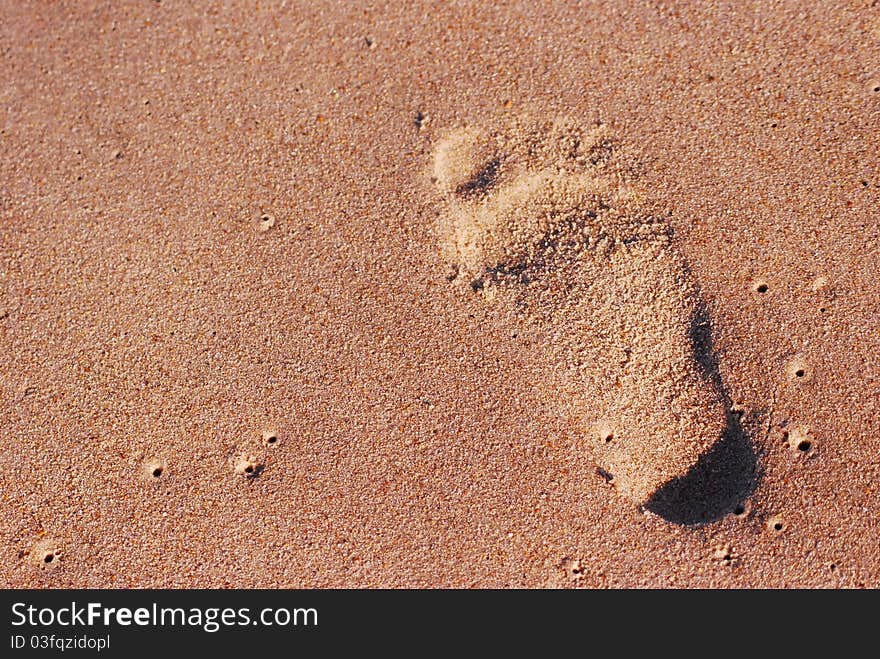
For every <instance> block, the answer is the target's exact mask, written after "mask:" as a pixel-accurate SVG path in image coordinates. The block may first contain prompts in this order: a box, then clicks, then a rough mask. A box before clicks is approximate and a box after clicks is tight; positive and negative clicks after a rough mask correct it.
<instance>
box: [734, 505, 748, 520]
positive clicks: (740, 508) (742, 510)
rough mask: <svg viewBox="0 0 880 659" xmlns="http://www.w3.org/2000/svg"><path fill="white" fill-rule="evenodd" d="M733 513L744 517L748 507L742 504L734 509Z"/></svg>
mask: <svg viewBox="0 0 880 659" xmlns="http://www.w3.org/2000/svg"><path fill="white" fill-rule="evenodd" d="M733 514H734V515H736V516H737V517H742V516H743V515H745V514H746V507H745V506H743V505H742V504H740V505H738V506H737V507H736V508H734V509H733Z"/></svg>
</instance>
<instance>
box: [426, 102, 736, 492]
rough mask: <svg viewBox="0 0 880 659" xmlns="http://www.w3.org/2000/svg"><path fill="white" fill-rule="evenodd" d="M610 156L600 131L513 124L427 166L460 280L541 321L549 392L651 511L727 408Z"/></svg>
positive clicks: (446, 249)
mask: <svg viewBox="0 0 880 659" xmlns="http://www.w3.org/2000/svg"><path fill="white" fill-rule="evenodd" d="M613 153H614V141H613V140H611V139H610V138H609V136H608V135H606V134H605V131H603V130H602V128H593V129H590V130H584V129H581V128H580V127H578V126H577V125H576V124H575V123H573V122H569V121H556V122H538V121H534V120H530V119H518V120H514V121H513V122H511V123H510V124H509V125H506V126H504V127H503V128H501V129H498V130H495V131H489V130H479V129H475V128H465V129H460V130H457V131H453V132H451V133H449V134H448V135H446V136H445V137H444V138H443V139H442V140H440V142H439V143H438V145H437V147H436V150H435V153H434V168H433V171H434V178H435V180H436V182H437V185H438V186H439V188H440V191H441V192H442V193H443V195H444V198H445V203H446V205H447V209H446V212H445V213H444V214H443V215H442V221H441V222H442V225H441V231H440V235H441V236H442V240H443V244H442V248H443V253H444V255H445V257H446V258H447V259H448V260H449V261H450V263H451V264H452V265H453V267H454V268H455V269H456V270H457V274H458V279H459V280H461V281H463V282H464V283H465V284H467V285H468V287H469V289H470V290H472V291H474V292H475V293H478V294H481V295H484V296H486V297H487V299H491V300H499V301H500V302H499V303H502V304H512V305H516V308H518V309H522V310H523V313H524V315H525V317H526V318H527V319H528V322H531V323H537V324H539V325H542V326H543V327H545V328H546V330H547V336H548V337H551V338H550V341H549V342H548V345H547V346H546V350H545V353H544V355H543V357H544V358H546V359H547V371H548V378H547V381H546V382H545V383H542V385H541V386H542V388H544V389H545V391H546V394H547V395H548V396H549V397H551V398H553V399H555V400H558V401H559V402H560V403H561V404H564V405H566V407H567V408H568V412H569V414H570V416H572V418H573V420H574V421H575V422H576V423H577V425H578V426H579V427H580V429H581V430H582V431H583V432H584V433H586V435H587V437H588V438H589V441H588V444H589V445H590V446H591V447H592V452H593V455H592V459H593V460H595V461H596V462H597V463H598V465H599V467H600V468H601V469H602V470H603V472H604V473H606V474H608V475H609V476H608V477H609V478H611V479H612V481H613V483H614V484H615V485H616V486H617V487H618V488H619V489H620V491H622V492H623V493H625V494H626V495H627V496H629V497H631V498H632V499H634V500H635V501H637V502H639V503H644V502H646V501H648V500H649V499H650V498H651V497H652V496H653V495H654V494H655V493H656V492H657V491H658V489H659V488H661V487H662V486H663V485H664V484H666V483H668V482H670V481H671V480H673V479H676V478H681V477H683V476H685V475H686V474H687V472H688V471H689V470H690V469H691V468H692V467H693V466H694V465H695V464H696V463H697V461H698V460H699V459H700V457H701V456H703V455H704V454H705V453H706V452H707V451H708V450H709V449H711V448H712V447H713V446H714V445H715V444H716V443H717V442H718V441H719V440H720V439H721V437H722V435H723V433H724V429H725V411H724V406H723V403H722V397H721V395H720V392H718V391H717V390H716V387H715V384H714V383H713V382H712V380H711V378H710V377H709V375H708V374H706V373H704V372H703V368H702V367H701V366H700V364H699V362H698V360H697V358H696V355H695V352H694V343H693V335H692V332H693V329H694V323H695V322H696V315H697V309H698V305H699V298H698V296H697V293H696V290H695V287H694V284H693V283H692V282H691V281H690V279H689V277H688V274H687V268H686V266H685V264H684V263H683V261H682V260H681V258H680V257H678V256H677V254H676V252H675V249H674V246H673V245H672V243H671V240H670V238H669V234H668V231H667V228H666V225H665V223H663V222H662V221H660V220H658V219H657V218H653V217H651V216H650V214H649V213H648V212H646V211H645V209H644V206H643V204H641V203H640V199H641V198H642V197H643V195H644V192H643V191H640V190H639V189H638V186H637V182H634V181H632V178H633V177H632V176H631V175H629V174H628V173H627V172H626V171H624V170H623V169H622V168H620V167H619V166H617V165H616V164H615V162H614V158H613ZM465 290H467V289H465Z"/></svg>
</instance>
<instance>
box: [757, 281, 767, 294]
mask: <svg viewBox="0 0 880 659" xmlns="http://www.w3.org/2000/svg"><path fill="white" fill-rule="evenodd" d="M755 290H756V291H757V292H758V293H766V292H767V291H769V290H770V287H769V286H767V284H765V283H760V284H756V285H755Z"/></svg>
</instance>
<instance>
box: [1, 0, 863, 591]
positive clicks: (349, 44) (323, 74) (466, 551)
mask: <svg viewBox="0 0 880 659" xmlns="http://www.w3.org/2000/svg"><path fill="white" fill-rule="evenodd" d="M98 4H99V3H96V2H93V1H91V0H89V1H86V2H67V3H37V2H34V3H25V2H18V1H15V0H2V2H0V79H2V81H3V83H2V85H0V144H2V150H0V451H2V453H0V458H2V469H0V501H2V512H3V514H2V517H0V549H2V560H0V585H8V586H13V587H26V586H27V587H222V586H237V587H297V586H303V587H329V586H350V587H363V586H369V587H372V586H391V587H398V586H417V587H418V586H428V587H436V586H451V587H462V586H478V587H484V586H494V587H506V586H514V587H518V586H527V587H544V586H550V587H569V586H581V587H619V586H635V587H643V586H644V587H658V586H660V587H665V586H674V587H703V586H714V587H793V586H800V587H856V586H869V587H880V560H878V559H880V496H878V494H880V360H878V356H880V332H878V329H880V328H878V319H880V215H878V208H880V5H878V4H877V3H876V2H871V1H870V0H858V1H854V2H848V3H840V5H839V6H835V7H832V6H830V5H831V3H819V2H816V3H803V2H796V1H794V0H792V1H791V2H785V3H764V2H738V1H733V0H731V1H730V2H707V3H699V6H695V5H696V4H697V3H692V2H687V1H681V2H676V3H669V2H664V3H631V4H628V3H624V2H609V3H588V4H584V5H582V6H580V7H565V6H562V3H543V4H544V5H545V6H538V5H537V4H536V3H532V2H514V3H509V4H507V5H506V6H505V7H502V8H497V7H490V5H489V3H473V4H467V3H461V4H455V5H447V4H442V5H440V4H435V3H419V2H409V3H400V2H383V3H370V4H369V5H368V4H366V3H364V4H360V3H357V4H356V3H341V2H339V3H330V2H327V3H323V4H320V5H319V4H318V3H314V2H274V3H268V2H264V3H256V2H253V3H246V2H241V3H216V4H211V5H208V4H207V3H198V4H197V5H194V4H193V3H183V2H171V1H167V0H165V1H163V2H161V3H159V2H128V3H112V8H109V9H108V8H101V7H99V6H98ZM228 5H231V6H228ZM808 5H812V6H808ZM525 115H528V116H531V117H540V118H546V119H548V120H550V119H553V118H556V117H563V116H564V117H568V118H574V119H576V120H578V121H580V122H582V124H583V125H584V126H594V125H597V124H599V123H601V124H602V126H603V127H604V128H606V129H607V130H608V131H609V133H610V134H612V135H613V136H614V138H615V140H616V141H617V143H619V144H620V149H621V150H622V151H623V152H625V153H626V158H627V160H628V162H629V166H630V168H631V170H633V171H637V172H638V179H639V181H638V182H639V186H641V187H642V188H644V189H646V190H647V191H648V196H647V198H646V200H645V202H644V203H645V204H647V206H646V208H649V209H650V211H651V213H652V214H653V215H654V216H656V217H661V218H663V221H664V222H666V223H667V224H668V226H669V227H670V229H671V231H672V233H673V236H672V241H673V243H674V245H675V249H676V253H677V254H679V255H680V257H681V259H682V260H683V261H684V262H686V263H687V269H688V273H687V280H688V281H689V282H693V285H695V286H696V287H698V294H699V298H700V300H701V304H702V306H703V309H702V311H701V315H700V318H699V321H700V322H699V323H697V324H696V325H695V334H694V339H695V341H696V343H697V352H698V355H699V356H700V360H699V361H700V363H701V364H702V365H703V366H704V367H705V368H706V369H707V371H711V373H712V378H714V381H715V382H716V384H717V387H718V390H719V391H722V392H723V396H724V398H725V405H726V408H727V409H726V414H727V417H728V432H727V435H726V437H725V439H724V440H723V441H722V442H721V443H720V444H718V445H716V446H715V447H714V448H711V449H710V450H708V452H704V453H702V454H701V455H702V457H701V458H700V462H699V464H697V466H696V467H694V469H693V470H692V472H691V473H689V474H687V475H682V477H681V478H680V479H679V481H676V482H674V483H672V484H671V485H669V486H668V487H665V488H663V489H661V490H660V491H659V492H656V493H655V496H654V497H653V498H652V500H651V501H650V502H649V503H647V505H646V506H642V505H639V503H640V502H637V501H634V500H633V499H632V498H631V497H627V496H624V495H623V494H622V493H621V491H620V490H619V488H618V487H617V486H616V484H615V480H614V479H613V478H612V479H611V480H610V481H609V477H610V476H611V475H610V474H608V473H607V472H608V470H607V469H605V468H604V467H603V466H602V465H603V464H604V463H603V462H602V459H601V458H600V457H597V454H596V451H595V449H594V448H591V446H590V445H589V444H590V442H591V441H592V439H590V438H588V437H587V435H588V434H589V433H588V432H587V431H586V430H585V429H584V428H583V427H582V426H580V425H578V424H577V423H575V422H574V421H573V419H572V416H571V414H569V413H567V411H566V410H565V409H564V407H561V406H560V405H559V404H557V402H556V401H554V400H553V397H552V396H550V395H548V391H547V390H548V383H551V382H554V380H553V377H550V376H551V375H552V376H554V377H555V376H556V375H557V374H558V371H559V369H560V368H561V363H560V362H559V358H558V355H557V354H556V352H555V351H554V350H553V349H551V348H552V347H553V346H554V345H557V343H556V341H557V340H566V341H567V340H568V338H566V335H565V331H564V330H565V328H564V327H563V328H561V329H559V331H560V332H561V334H560V335H559V336H561V337H562V339H559V338H558V337H557V339H554V338H553V337H549V336H546V335H542V334H541V332H540V331H538V332H528V331H526V332H522V331H521V330H522V327H523V323H524V322H525V321H524V320H523V318H524V316H523V315H522V314H519V313H518V312H517V308H516V305H510V304H491V303H487V300H486V296H485V295H484V294H483V293H482V292H480V291H472V290H471V289H470V288H469V287H467V286H462V285H461V283H460V282H459V281H449V279H450V277H449V275H450V270H449V263H448V262H447V261H446V260H444V256H443V250H442V244H443V239H444V237H443V235H442V229H441V227H442V226H443V225H442V219H443V217H444V214H445V213H446V212H447V209H446V202H445V200H444V198H443V195H442V194H440V193H438V189H437V186H436V184H435V182H434V181H432V159H433V158H434V157H435V156H434V154H435V151H436V149H437V145H438V143H439V142H440V141H441V140H442V138H443V136H444V135H446V134H448V132H449V131H452V130H455V129H458V128H460V127H461V126H463V125H465V124H467V125H469V126H479V127H483V128H486V129H488V130H492V129H493V128H494V127H495V126H502V125H508V123H509V122H510V120H511V118H515V117H519V116H525ZM545 341H546V343H545ZM597 372H598V371H597ZM595 379H596V378H594V380H595ZM591 386H597V385H595V383H594V384H593V385H591ZM599 386H600V389H601V384H600V385H599ZM608 386H609V387H610V386H612V383H609V385H608ZM713 386H714V385H713ZM549 388H551V389H552V387H549ZM585 391H587V390H585ZM646 391H647V393H646V396H647V397H645V398H642V399H641V400H640V403H639V404H640V405H642V406H650V404H651V398H650V396H651V395H652V394H651V393H650V391H651V390H650V389H648V390H646ZM582 395H583V396H584V397H585V398H586V400H587V404H589V401H590V400H592V399H593V397H594V396H595V399H596V400H599V399H600V398H602V399H605V398H608V396H609V394H608V390H606V389H601V391H600V390H599V389H597V390H595V391H592V390H589V391H587V393H583V394H582ZM663 404H664V403H663V401H661V400H657V405H663ZM639 409H641V408H639ZM645 409H649V407H646V408H645ZM658 418H659V417H658ZM610 422H611V423H613V422H614V419H611V421H610ZM272 438H275V440H276V441H271V440H272ZM643 439H644V438H643ZM703 448H705V447H703ZM701 450H702V448H701ZM688 456H689V459H690V458H692V457H693V455H691V454H688ZM661 471H662V470H661ZM662 473H664V474H666V473H672V471H668V472H667V471H663V472H662ZM676 473H678V472H676ZM652 487H653V485H652ZM644 491H645V492H647V491H649V489H648V488H644ZM651 491H653V490H651Z"/></svg>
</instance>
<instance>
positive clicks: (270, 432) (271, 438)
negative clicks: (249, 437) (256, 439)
mask: <svg viewBox="0 0 880 659" xmlns="http://www.w3.org/2000/svg"><path fill="white" fill-rule="evenodd" d="M262 437H263V441H264V442H265V443H266V444H268V445H270V446H271V445H272V444H277V443H278V432H277V431H276V430H274V429H267V430H264V431H263V432H262Z"/></svg>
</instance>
